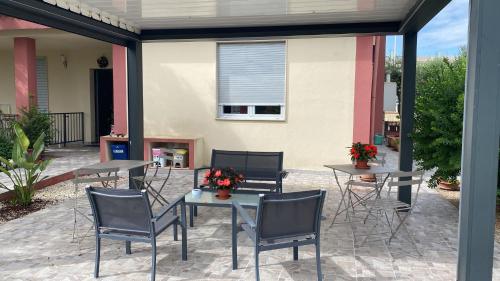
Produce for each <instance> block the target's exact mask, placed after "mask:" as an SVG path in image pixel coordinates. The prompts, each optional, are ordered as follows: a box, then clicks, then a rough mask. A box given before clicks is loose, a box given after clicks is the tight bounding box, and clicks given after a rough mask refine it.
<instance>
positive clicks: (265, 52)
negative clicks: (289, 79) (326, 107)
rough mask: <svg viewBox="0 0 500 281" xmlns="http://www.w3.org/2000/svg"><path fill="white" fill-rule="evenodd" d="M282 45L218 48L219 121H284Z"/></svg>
mask: <svg viewBox="0 0 500 281" xmlns="http://www.w3.org/2000/svg"><path fill="white" fill-rule="evenodd" d="M285 49H286V48H285V42H258V43H219V44H218V45H217V88H218V117H219V118H222V119H240V120H241V119H248V120H284V119H285V92H286V74H285V73H286V55H285Z"/></svg>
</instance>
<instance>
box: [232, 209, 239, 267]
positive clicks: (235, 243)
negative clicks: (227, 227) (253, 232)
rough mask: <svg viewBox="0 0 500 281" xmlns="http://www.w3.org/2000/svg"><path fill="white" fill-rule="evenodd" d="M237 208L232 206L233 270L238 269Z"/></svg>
mask: <svg viewBox="0 0 500 281" xmlns="http://www.w3.org/2000/svg"><path fill="white" fill-rule="evenodd" d="M236 216H237V213H236V208H235V207H232V208H231V242H232V243H231V250H232V257H233V270H235V269H238V230H237V228H238V226H237V217H236Z"/></svg>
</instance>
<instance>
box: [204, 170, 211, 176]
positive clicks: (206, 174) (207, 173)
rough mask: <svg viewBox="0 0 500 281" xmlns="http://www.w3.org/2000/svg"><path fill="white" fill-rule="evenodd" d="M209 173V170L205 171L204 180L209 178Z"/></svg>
mask: <svg viewBox="0 0 500 281" xmlns="http://www.w3.org/2000/svg"><path fill="white" fill-rule="evenodd" d="M210 173H211V171H210V170H208V171H206V172H205V178H208V177H210Z"/></svg>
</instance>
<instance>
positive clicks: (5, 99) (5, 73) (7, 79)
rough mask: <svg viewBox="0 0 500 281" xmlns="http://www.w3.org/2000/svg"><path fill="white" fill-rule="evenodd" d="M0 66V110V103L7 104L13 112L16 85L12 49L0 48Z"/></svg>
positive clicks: (0, 108)
mask: <svg viewBox="0 0 500 281" xmlns="http://www.w3.org/2000/svg"><path fill="white" fill-rule="evenodd" d="M0 66H1V67H0V110H2V109H3V107H2V106H1V105H2V104H8V105H10V110H11V111H12V113H15V110H16V108H15V106H16V87H15V83H14V53H13V52H12V50H0ZM4 113H5V112H4Z"/></svg>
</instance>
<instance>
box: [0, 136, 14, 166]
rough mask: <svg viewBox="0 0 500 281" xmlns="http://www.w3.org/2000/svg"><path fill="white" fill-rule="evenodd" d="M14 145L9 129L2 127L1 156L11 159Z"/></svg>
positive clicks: (0, 139)
mask: <svg viewBox="0 0 500 281" xmlns="http://www.w3.org/2000/svg"><path fill="white" fill-rule="evenodd" d="M13 147H14V142H13V141H12V137H11V134H10V133H9V131H8V129H3V128H0V156H1V157H3V158H7V159H9V158H10V156H11V155H12V148H13Z"/></svg>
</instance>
